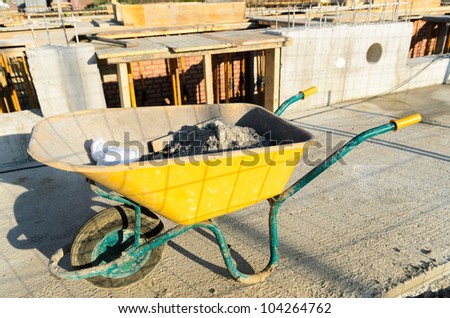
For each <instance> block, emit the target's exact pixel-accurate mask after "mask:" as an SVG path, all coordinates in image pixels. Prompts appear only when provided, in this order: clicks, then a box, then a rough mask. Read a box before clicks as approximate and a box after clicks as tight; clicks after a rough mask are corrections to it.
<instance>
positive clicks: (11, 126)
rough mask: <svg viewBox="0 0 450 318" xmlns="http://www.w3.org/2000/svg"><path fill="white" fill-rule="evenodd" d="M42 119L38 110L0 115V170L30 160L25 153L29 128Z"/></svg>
mask: <svg viewBox="0 0 450 318" xmlns="http://www.w3.org/2000/svg"><path fill="white" fill-rule="evenodd" d="M41 119H42V116H41V112H40V111H39V110H33V111H29V110H25V111H21V112H13V113H9V114H2V115H1V116H0V149H1V151H0V171H1V169H3V168H6V167H11V166H15V165H18V164H23V163H26V162H29V161H31V160H32V159H31V157H30V156H29V155H28V153H27V146H28V142H29V141H30V133H31V129H32V128H33V126H34V125H35V124H37V122H38V121H39V120H41Z"/></svg>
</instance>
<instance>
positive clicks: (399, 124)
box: [391, 114, 422, 131]
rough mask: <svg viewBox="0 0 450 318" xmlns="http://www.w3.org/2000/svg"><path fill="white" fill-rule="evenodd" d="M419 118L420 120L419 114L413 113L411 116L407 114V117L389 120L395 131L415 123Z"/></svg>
mask: <svg viewBox="0 0 450 318" xmlns="http://www.w3.org/2000/svg"><path fill="white" fill-rule="evenodd" d="M421 120H422V116H420V114H414V115H411V116H408V117H404V118H400V119H397V120H391V123H394V124H395V129H394V131H397V130H399V129H401V128H405V127H407V126H410V125H414V124H417V123H418V122H420V121H421Z"/></svg>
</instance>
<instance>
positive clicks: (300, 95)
mask: <svg viewBox="0 0 450 318" xmlns="http://www.w3.org/2000/svg"><path fill="white" fill-rule="evenodd" d="M315 93H317V87H316V86H311V87H310V88H307V89H305V90H303V91H300V92H298V94H296V95H294V96H291V97H289V98H288V99H286V100H285V101H284V102H283V104H281V105H280V107H278V109H277V110H276V111H275V115H277V116H281V115H282V114H283V113H284V111H285V110H286V109H288V107H289V106H291V105H292V104H293V103H295V102H297V101H299V100H301V99H305V98H306V97H309V96H311V95H312V94H315Z"/></svg>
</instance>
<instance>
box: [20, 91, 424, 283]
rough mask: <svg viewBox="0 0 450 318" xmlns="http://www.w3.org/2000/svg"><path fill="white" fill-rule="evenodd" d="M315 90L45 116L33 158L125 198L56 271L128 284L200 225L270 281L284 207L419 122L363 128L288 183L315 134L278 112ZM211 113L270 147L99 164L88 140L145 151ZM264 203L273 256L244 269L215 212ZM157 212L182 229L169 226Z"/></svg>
mask: <svg viewBox="0 0 450 318" xmlns="http://www.w3.org/2000/svg"><path fill="white" fill-rule="evenodd" d="M315 91H316V88H315V87H312V88H310V89H308V90H305V91H304V92H300V93H298V94H297V95H295V96H293V97H291V98H289V99H288V100H287V101H286V102H284V103H283V104H282V105H281V106H280V108H279V109H278V110H277V112H276V113H275V114H272V113H270V112H268V111H266V110H265V109H264V108H262V107H259V106H256V105H251V104H217V105H190V106H180V107H172V106H165V107H140V108H129V109H103V110H88V111H82V112H76V113H67V114H62V115H57V116H54V117H50V118H47V119H44V120H42V121H41V122H39V123H38V124H37V125H36V126H35V127H34V129H33V132H32V136H31V140H30V144H29V148H28V151H29V153H30V155H31V156H32V157H33V158H35V159H36V160H38V161H40V162H42V163H44V164H46V165H48V166H51V167H54V168H58V169H62V170H67V171H74V172H78V173H80V174H81V175H83V176H85V177H86V178H87V179H88V181H89V182H90V184H91V187H92V189H93V190H94V191H95V192H96V193H97V194H98V195H100V196H102V197H105V198H108V199H111V200H113V201H117V202H120V203H121V205H117V206H114V207H111V208H108V209H105V210H103V211H101V212H99V213H98V214H96V215H95V216H94V217H93V218H92V219H90V220H88V221H87V223H86V224H84V225H83V226H82V227H81V229H80V231H79V233H78V235H77V236H76V238H75V240H74V242H73V244H72V247H71V251H70V252H71V253H70V261H71V264H72V266H73V268H74V270H73V271H66V270H64V269H63V268H61V267H60V266H59V265H58V262H59V261H60V260H61V258H62V257H63V256H64V254H65V253H66V252H68V251H67V250H65V249H60V250H58V251H57V252H56V253H55V255H53V256H52V258H51V259H50V264H49V270H50V272H51V273H52V274H54V275H56V276H57V277H61V278H65V279H69V280H76V279H87V280H89V281H90V282H92V283H93V284H95V285H97V286H101V287H121V286H125V285H129V284H131V283H134V282H136V281H138V280H140V279H142V278H143V277H145V276H146V275H147V274H148V273H149V272H150V271H151V270H152V269H153V268H154V267H155V266H156V265H157V263H158V262H159V261H160V260H161V257H162V253H163V249H164V246H165V244H166V243H167V242H168V241H169V240H171V239H173V238H174V237H176V236H178V235H181V234H182V233H185V232H186V231H188V230H190V229H194V228H200V227H201V228H206V229H209V230H210V231H212V232H213V233H214V235H215V236H216V238H217V241H218V245H219V248H220V251H221V253H222V255H223V259H224V261H225V264H226V266H227V268H228V270H229V272H230V274H231V276H232V277H233V278H234V279H236V280H237V281H239V282H241V283H244V284H252V283H256V282H261V281H263V280H265V279H266V277H267V276H268V275H269V274H270V273H271V272H272V271H273V270H274V269H275V267H276V266H277V264H278V232H277V214H278V211H279V208H280V206H281V205H282V203H283V202H285V200H286V199H288V198H289V197H291V196H292V195H294V194H295V193H296V192H297V191H299V190H300V189H301V188H303V187H304V186H305V185H306V184H308V183H309V182H310V181H312V180H313V179H314V178H315V177H317V176H318V175H319V174H321V173H322V172H323V171H324V170H326V169H327V168H328V167H329V166H331V165H332V164H333V163H335V162H336V161H337V160H339V159H340V158H341V157H343V156H344V155H345V154H346V153H348V152H349V151H350V150H351V149H353V148H354V147H355V146H356V145H358V144H359V143H361V142H362V141H364V140H365V139H367V138H370V137H373V136H376V135H379V134H383V133H386V132H389V131H393V130H397V129H398V128H401V127H404V126H407V125H410V124H413V123H417V122H419V121H420V115H418V114H416V115H413V116H410V117H408V118H405V119H401V120H397V121H393V122H390V123H388V124H385V125H382V126H379V127H376V128H373V129H370V130H368V131H365V132H363V133H362V134H360V135H358V136H356V137H355V138H353V139H352V140H350V141H349V142H348V143H347V144H346V145H344V146H343V147H342V148H341V149H339V150H338V151H336V152H335V153H334V154H332V155H331V156H330V157H329V158H327V159H326V160H325V161H324V162H323V163H321V164H320V165H319V166H317V167H315V168H314V169H313V170H311V171H310V172H309V173H308V174H306V175H305V176H304V177H302V178H301V179H300V180H298V181H296V182H295V183H294V184H293V185H291V186H290V187H288V188H287V189H285V185H286V183H287V182H288V180H289V178H290V176H291V174H292V172H293V171H294V169H295V166H296V164H297V163H298V162H299V160H300V158H301V156H302V154H303V152H304V151H305V149H306V148H307V147H308V146H309V145H311V144H313V143H314V140H313V136H312V135H311V134H310V133H309V132H307V131H305V130H303V129H301V128H300V127H298V126H295V125H293V124H291V123H289V122H288V121H285V120H283V119H281V118H280V117H279V115H281V114H282V113H283V112H284V110H285V109H286V108H287V107H288V106H289V105H290V104H292V103H294V102H296V101H297V100H300V99H303V98H305V97H306V96H308V95H309V94H312V93H314V92H315ZM213 118H218V119H220V120H221V121H223V122H224V123H226V124H236V125H239V126H246V127H252V128H254V129H255V130H256V132H257V133H258V134H259V135H267V134H270V139H271V141H272V143H271V145H270V146H267V147H257V148H252V149H237V150H225V151H221V152H217V153H212V154H211V153H209V154H202V155H193V156H186V157H179V158H165V159H159V160H143V161H138V162H133V163H130V164H119V165H114V166H97V165H93V164H92V163H91V162H92V161H91V158H90V157H89V151H87V145H88V143H89V140H90V139H91V138H95V137H99V136H101V137H102V138H104V139H107V140H110V141H114V142H115V143H116V145H118V144H120V145H121V146H124V147H137V148H139V149H140V152H141V153H145V152H146V151H148V150H147V145H148V144H147V143H148V141H149V140H153V139H155V138H158V137H160V136H161V135H163V134H165V133H167V132H169V131H177V130H179V129H180V128H181V127H182V126H184V125H196V124H198V123H202V122H205V121H208V120H211V119H213ZM119 141H121V142H120V143H119ZM96 184H100V185H102V186H103V187H106V188H108V189H110V190H112V192H110V193H107V192H105V191H104V190H103V189H101V188H99V187H98V186H97V185H96ZM263 200H268V201H269V203H270V212H269V232H270V254H271V255H270V260H269V262H268V265H267V266H266V267H265V269H263V270H262V271H261V272H260V273H257V274H244V273H241V272H240V271H238V270H237V268H236V265H235V264H234V261H233V260H232V258H231V256H230V251H229V247H228V245H227V243H226V240H225V238H224V235H223V234H222V232H221V230H220V228H219V227H218V225H217V224H216V223H215V222H214V220H213V218H216V217H219V216H221V215H224V214H228V213H231V212H234V211H237V210H240V209H242V208H245V207H248V206H250V205H253V204H255V203H257V202H260V201H263ZM158 215H161V216H163V217H165V218H167V219H170V220H172V221H173V222H175V223H177V224H178V225H177V226H175V227H174V228H172V229H169V230H167V231H165V230H164V228H163V224H162V222H161V220H160V219H159V217H158Z"/></svg>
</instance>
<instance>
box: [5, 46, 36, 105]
mask: <svg viewBox="0 0 450 318" xmlns="http://www.w3.org/2000/svg"><path fill="white" fill-rule="evenodd" d="M0 78H1V81H0V82H1V83H0V113H10V112H14V111H21V110H24V109H31V108H39V102H38V101H37V97H36V91H35V89H34V85H33V82H32V78H31V75H30V73H29V71H28V65H27V61H26V58H25V53H24V52H23V50H17V49H6V50H2V51H0Z"/></svg>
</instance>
